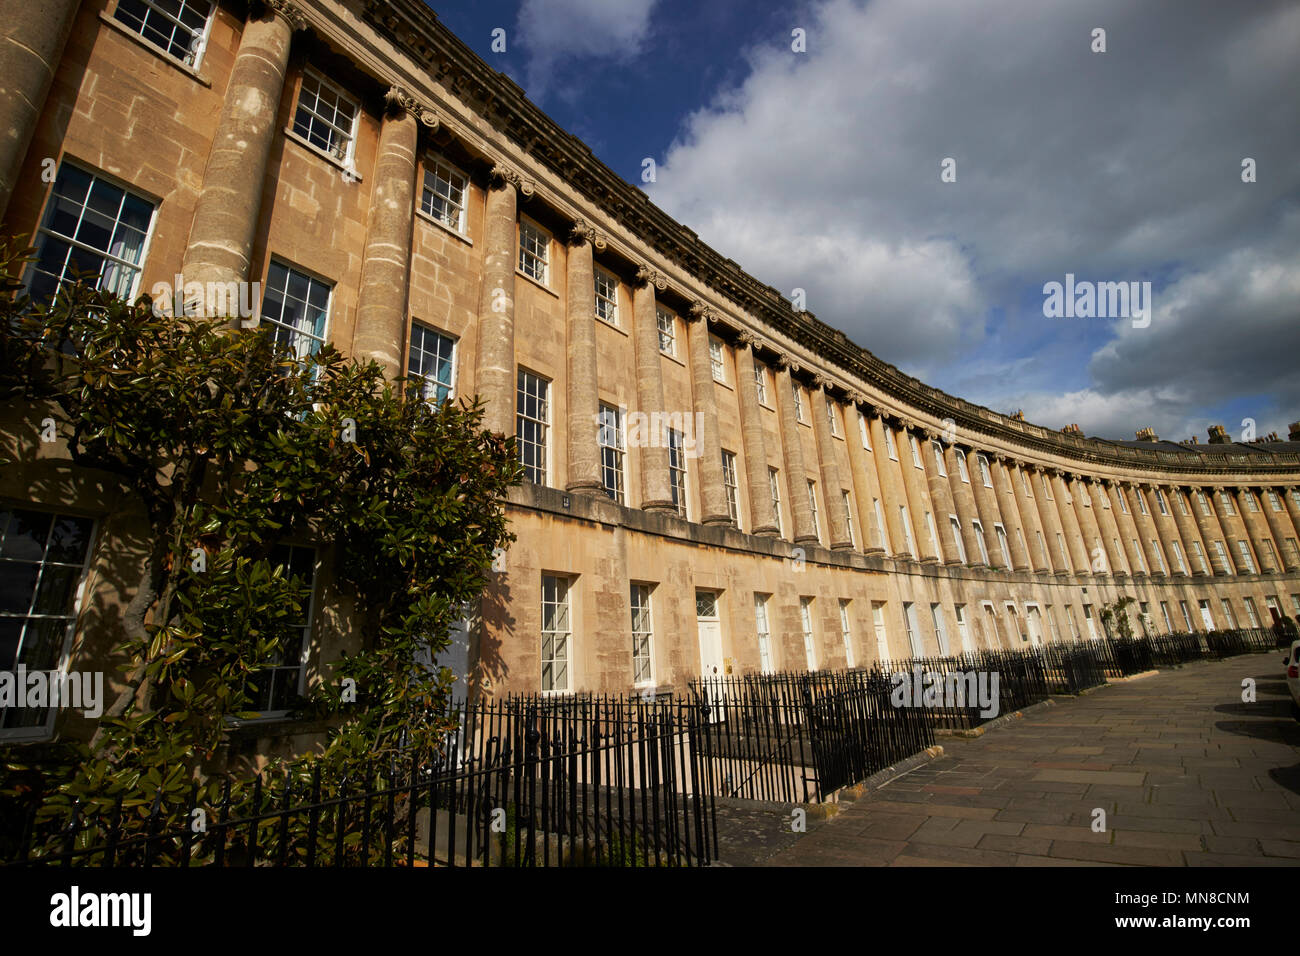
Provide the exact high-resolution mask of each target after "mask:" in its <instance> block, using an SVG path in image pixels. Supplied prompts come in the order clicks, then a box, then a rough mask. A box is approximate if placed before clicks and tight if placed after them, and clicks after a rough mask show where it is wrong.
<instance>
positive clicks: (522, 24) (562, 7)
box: [515, 0, 656, 101]
mask: <svg viewBox="0 0 1300 956" xmlns="http://www.w3.org/2000/svg"><path fill="white" fill-rule="evenodd" d="M655 3H656V0H619V2H617V3H612V2H610V0H523V3H522V4H521V5H520V7H519V17H518V20H517V22H516V27H515V36H516V39H517V41H518V42H519V44H520V45H521V46H522V47H523V48H524V49H525V50H526V51H527V53H528V63H527V68H526V79H525V83H524V86H525V88H526V89H527V90H528V93H529V95H530V96H531V97H532V98H533V99H534V100H539V101H540V100H541V99H542V98H543V97H544V96H545V95H546V93H547V92H548V91H549V89H550V88H551V80H552V74H553V71H554V69H555V68H556V66H557V65H559V64H561V63H563V62H565V61H569V60H573V59H581V58H586V59H620V58H626V57H631V56H637V55H638V54H640V53H641V52H642V50H643V49H644V46H645V43H646V40H647V38H648V37H649V35H650V27H651V20H650V15H651V13H652V12H653V10H654V6H655Z"/></svg>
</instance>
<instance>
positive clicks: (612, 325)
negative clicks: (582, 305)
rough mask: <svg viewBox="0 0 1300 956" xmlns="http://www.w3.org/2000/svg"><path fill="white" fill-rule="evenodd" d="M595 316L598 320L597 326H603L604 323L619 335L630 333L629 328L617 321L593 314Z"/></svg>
mask: <svg viewBox="0 0 1300 956" xmlns="http://www.w3.org/2000/svg"><path fill="white" fill-rule="evenodd" d="M593 318H594V319H595V320H596V325H597V326H602V325H603V326H604V327H605V328H607V329H609V330H610V331H611V332H617V333H618V334H619V335H623V336H626V335H627V334H628V332H627V329H625V328H623V326H621V325H616V324H615V323H613V322H611V321H609V320H608V319H602V318H601V317H600V316H598V315H596V316H593Z"/></svg>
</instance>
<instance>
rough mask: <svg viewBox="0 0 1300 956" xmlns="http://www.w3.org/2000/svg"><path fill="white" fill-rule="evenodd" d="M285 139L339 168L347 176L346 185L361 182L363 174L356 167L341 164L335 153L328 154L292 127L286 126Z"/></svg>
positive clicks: (344, 179) (345, 178)
mask: <svg viewBox="0 0 1300 956" xmlns="http://www.w3.org/2000/svg"><path fill="white" fill-rule="evenodd" d="M284 137H285V139H287V140H289V141H291V142H294V143H297V144H298V145H299V146H301V147H302V148H303V149H305V150H307V151H308V152H309V153H311V154H312V155H313V156H319V157H320V158H321V159H323V160H325V162H327V163H329V164H330V165H331V166H334V167H335V168H337V169H338V170H339V171H340V172H342V173H345V174H346V175H345V176H344V177H343V181H344V182H346V183H359V182H361V174H360V173H359V172H357V171H356V168H355V167H353V166H348V165H346V164H344V163H342V162H340V160H339V158H338V157H337V156H335V155H334V154H333V153H327V152H325V150H323V149H321V148H320V147H319V146H317V145H315V144H314V143H312V142H310V141H308V140H307V139H305V138H303V137H302V136H301V135H299V134H298V133H296V132H294V129H293V127H292V126H286V127H285V128H284Z"/></svg>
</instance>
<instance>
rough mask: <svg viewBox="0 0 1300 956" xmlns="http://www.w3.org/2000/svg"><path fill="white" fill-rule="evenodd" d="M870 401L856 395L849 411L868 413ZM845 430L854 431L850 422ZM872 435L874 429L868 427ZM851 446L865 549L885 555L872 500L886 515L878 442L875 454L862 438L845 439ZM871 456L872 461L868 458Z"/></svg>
mask: <svg viewBox="0 0 1300 956" xmlns="http://www.w3.org/2000/svg"><path fill="white" fill-rule="evenodd" d="M865 401H866V399H865V398H864V397H863V396H862V395H860V394H858V393H856V392H854V393H852V394H850V395H849V408H850V409H851V410H852V411H853V412H855V413H857V414H865V413H863V412H861V411H860V408H861V406H862V404H863V403H864V402H865ZM844 427H845V429H846V430H849V431H851V429H850V428H849V425H848V423H847V422H846V423H845V426H844ZM856 427H857V422H854V423H853V428H856ZM867 428H868V432H869V431H870V426H869V425H868V426H867ZM845 441H846V442H847V443H848V446H849V447H848V452H849V469H850V471H851V473H852V476H853V488H854V492H855V494H856V496H857V500H858V514H859V515H860V516H861V519H862V520H861V521H859V523H858V527H860V528H865V529H866V531H864V532H863V533H864V535H865V540H864V541H863V542H862V550H863V551H865V552H866V553H867V554H883V553H884V552H885V549H884V548H883V547H882V546H881V541H882V540H883V536H882V534H881V530H880V523H879V521H877V519H876V509H875V507H873V505H872V501H873V500H875V501H879V502H880V510H881V513H882V514H883V513H884V510H885V505H884V497H883V495H882V493H881V491H880V485H879V479H878V478H877V477H876V463H875V461H874V455H875V450H874V447H875V443H874V442H872V447H873V450H872V451H867V450H866V449H865V448H863V447H862V441H861V438H858V439H853V438H850V437H848V436H846V437H845ZM868 455H871V456H872V459H868V458H867V456H868Z"/></svg>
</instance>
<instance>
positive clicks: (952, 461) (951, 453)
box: [943, 445, 981, 566]
mask: <svg viewBox="0 0 1300 956" xmlns="http://www.w3.org/2000/svg"><path fill="white" fill-rule="evenodd" d="M963 454H964V452H963V451H962V450H961V449H960V448H958V447H957V446H956V445H945V446H944V449H943V460H944V467H945V469H946V470H947V472H948V494H949V496H950V497H951V499H952V506H953V507H954V508H955V509H956V510H957V520H958V521H960V522H961V538H962V543H963V544H964V545H965V546H966V561H967V563H969V564H971V565H975V566H978V565H979V564H980V563H981V562H980V546H979V541H978V540H977V536H976V532H975V522H976V521H978V520H979V511H978V508H977V507H976V505H975V492H974V491H972V490H971V482H973V481H974V480H975V478H974V476H973V475H972V474H971V465H970V462H967V463H966V474H967V476H968V478H969V479H970V480H969V481H962V480H961V468H960V466H959V465H958V464H957V458H958V456H959V455H963Z"/></svg>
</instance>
